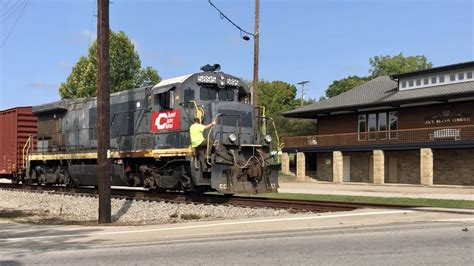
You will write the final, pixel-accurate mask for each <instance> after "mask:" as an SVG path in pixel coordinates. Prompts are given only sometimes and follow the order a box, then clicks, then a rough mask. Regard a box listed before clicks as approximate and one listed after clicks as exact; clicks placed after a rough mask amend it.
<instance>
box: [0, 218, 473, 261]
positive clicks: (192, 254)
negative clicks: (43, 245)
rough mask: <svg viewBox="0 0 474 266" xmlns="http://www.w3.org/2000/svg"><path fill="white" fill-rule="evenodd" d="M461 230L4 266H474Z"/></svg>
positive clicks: (99, 251) (94, 255) (215, 242)
mask: <svg viewBox="0 0 474 266" xmlns="http://www.w3.org/2000/svg"><path fill="white" fill-rule="evenodd" d="M473 241H474V238H473V232H469V231H467V232H465V231H462V228H461V227H460V226H459V225H454V224H446V225H443V226H440V225H436V226H434V225H414V226H412V227H406V226H404V227H398V226H392V227H383V228H369V229H367V228H366V229H362V230H356V229H351V230H343V231H340V230H337V231H332V230H330V231H319V230H304V231H298V232H280V233H273V234H256V235H253V236H249V235H247V236H243V237H236V236H233V237H218V238H202V239H193V240H186V239H182V240H179V241H157V242H149V243H141V244H134V245H104V246H97V247H94V248H80V249H76V248H72V249H64V250H63V249H61V248H60V247H58V249H57V250H46V251H41V250H36V251H34V252H29V251H19V250H17V251H16V252H15V253H12V254H9V255H7V257H6V258H4V259H2V261H3V262H2V265H18V264H48V265H78V264H82V265H138V264H139V265H156V264H166V265H176V264H187V265H189V264H193V265H196V264H197V265H202V264H213V265H229V264H230V265H252V264H257V265H263V264H265V265H295V264H298V265H309V264H311V265H349V264H350V265H367V264H370V265H434V264H444V265H474V255H473V243H474V242H473Z"/></svg>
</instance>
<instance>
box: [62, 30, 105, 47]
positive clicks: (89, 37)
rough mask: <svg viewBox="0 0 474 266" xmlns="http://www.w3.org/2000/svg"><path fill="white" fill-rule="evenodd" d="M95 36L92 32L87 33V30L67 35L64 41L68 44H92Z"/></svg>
mask: <svg viewBox="0 0 474 266" xmlns="http://www.w3.org/2000/svg"><path fill="white" fill-rule="evenodd" d="M96 37H97V34H96V33H95V32H94V31H92V32H91V31H89V30H85V29H83V30H80V31H78V32H75V33H72V34H69V35H67V36H66V40H67V41H68V42H70V43H75V44H76V43H80V44H83V43H89V42H90V43H93V42H94V40H95V39H96Z"/></svg>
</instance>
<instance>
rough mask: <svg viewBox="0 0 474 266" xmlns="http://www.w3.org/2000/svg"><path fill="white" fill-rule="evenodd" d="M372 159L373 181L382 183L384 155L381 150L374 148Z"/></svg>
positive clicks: (383, 178) (383, 179)
mask: <svg viewBox="0 0 474 266" xmlns="http://www.w3.org/2000/svg"><path fill="white" fill-rule="evenodd" d="M373 158H374V161H373V167H374V169H373V173H374V174H373V175H374V176H373V182H374V184H383V183H384V181H385V155H384V153H383V150H374V156H373Z"/></svg>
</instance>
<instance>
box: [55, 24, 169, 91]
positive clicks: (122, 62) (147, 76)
mask: <svg viewBox="0 0 474 266" xmlns="http://www.w3.org/2000/svg"><path fill="white" fill-rule="evenodd" d="M109 53H110V91H111V92H118V91H123V90H127V89H133V88H137V87H140V86H145V85H150V84H154V83H158V82H159V81H160V80H161V79H160V76H159V75H158V72H157V71H156V70H155V69H153V68H152V67H146V68H144V69H142V68H141V60H140V57H139V56H138V53H137V52H136V51H135V46H134V45H133V43H132V42H131V41H130V39H129V38H128V37H127V35H125V33H124V32H123V31H119V32H116V33H115V32H112V31H111V32H110V49H109ZM96 91H97V41H95V42H94V43H93V45H92V46H91V47H90V48H89V54H88V56H87V57H85V56H81V57H80V58H79V61H78V62H77V63H76V65H75V66H74V67H73V68H72V71H71V73H70V74H69V76H68V78H67V79H66V81H65V82H62V83H61V86H60V87H59V94H60V95H61V97H62V98H74V97H89V96H95V94H96Z"/></svg>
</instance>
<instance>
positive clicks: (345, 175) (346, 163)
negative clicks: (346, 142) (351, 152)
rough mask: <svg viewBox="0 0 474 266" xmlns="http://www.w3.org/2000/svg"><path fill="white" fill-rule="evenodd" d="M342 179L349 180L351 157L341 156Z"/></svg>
mask: <svg viewBox="0 0 474 266" xmlns="http://www.w3.org/2000/svg"><path fill="white" fill-rule="evenodd" d="M342 181H343V182H350V181H351V157H350V156H343V157H342Z"/></svg>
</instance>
